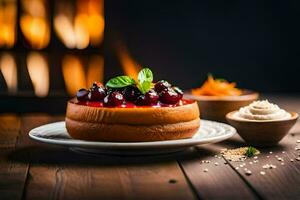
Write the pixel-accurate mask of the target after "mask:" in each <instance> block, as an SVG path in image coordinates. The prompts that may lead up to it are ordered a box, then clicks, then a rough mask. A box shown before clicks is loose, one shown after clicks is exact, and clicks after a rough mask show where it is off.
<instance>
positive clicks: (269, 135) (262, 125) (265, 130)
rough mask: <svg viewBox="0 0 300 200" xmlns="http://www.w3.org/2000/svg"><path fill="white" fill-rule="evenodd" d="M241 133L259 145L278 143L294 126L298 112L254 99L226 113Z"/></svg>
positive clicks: (244, 137)
mask: <svg viewBox="0 0 300 200" xmlns="http://www.w3.org/2000/svg"><path fill="white" fill-rule="evenodd" d="M226 118H227V120H228V122H229V123H230V124H231V125H233V126H234V127H235V128H236V129H237V130H238V133H239V135H240V136H241V137H242V138H243V139H244V140H245V141H246V142H247V143H250V144H253V145H257V146H271V145H275V144H277V143H278V142H279V141H280V140H281V139H282V138H283V137H284V136H285V135H286V134H287V133H288V132H289V130H290V129H291V128H292V127H293V126H294V124H295V123H296V121H297V118H298V114H297V113H295V112H287V111H285V110H284V109H282V108H280V107H279V106H278V105H276V104H274V103H270V102H269V101H268V100H264V101H254V102H253V103H251V104H249V105H248V106H245V107H242V108H240V109H239V110H236V111H233V112H230V113H228V114H227V115H226Z"/></svg>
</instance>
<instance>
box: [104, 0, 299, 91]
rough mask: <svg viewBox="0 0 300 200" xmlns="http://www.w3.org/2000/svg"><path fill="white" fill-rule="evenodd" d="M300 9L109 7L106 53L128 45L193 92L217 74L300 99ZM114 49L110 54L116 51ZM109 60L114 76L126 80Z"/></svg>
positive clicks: (130, 2)
mask: <svg viewBox="0 0 300 200" xmlns="http://www.w3.org/2000/svg"><path fill="white" fill-rule="evenodd" d="M299 6H300V3H299V1H297V0H287V1H262V0H251V1H238V0H224V1H222V0H206V1H204V0H195V1H182V0H180V1H179V0H173V1H161V0H151V1H140V0H120V1H117V0H109V1H106V2H105V7H106V10H105V11H106V13H105V15H106V40H105V45H106V47H108V46H110V45H111V44H112V43H113V42H114V41H115V40H118V39H120V38H122V40H123V41H124V42H125V43H126V45H127V46H128V48H129V51H130V53H131V54H132V57H133V58H134V59H136V60H137V62H138V63H140V64H141V65H143V66H149V67H151V69H153V71H154V72H155V78H156V79H161V78H164V79H168V80H170V81H172V82H174V83H176V84H178V85H180V86H183V87H184V88H185V89H187V88H193V87H197V86H200V85H201V83H202V82H203V81H204V80H205V79H206V76H207V74H208V73H209V72H210V73H212V74H214V75H215V76H216V77H219V78H225V79H228V80H230V81H235V82H237V84H238V86H239V87H242V88H249V89H254V90H258V91H261V92H293V93H294V92H299V91H300V84H299V83H298V80H299V78H298V77H299V75H298V71H299V70H298V68H299V51H298V49H299V44H300V40H299V35H300V31H299V21H300V15H299V11H300V9H299V8H300V7H299ZM108 49H110V48H106V50H108ZM116 65H117V63H116V62H115V58H114V57H113V56H112V53H111V52H106V67H107V68H108V69H107V68H106V73H107V75H108V76H106V77H109V76H112V75H115V74H117V73H122V71H120V68H119V67H117V66H116Z"/></svg>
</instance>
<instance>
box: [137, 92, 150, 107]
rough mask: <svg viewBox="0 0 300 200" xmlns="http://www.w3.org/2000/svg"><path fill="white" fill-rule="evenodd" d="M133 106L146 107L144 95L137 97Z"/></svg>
mask: <svg viewBox="0 0 300 200" xmlns="http://www.w3.org/2000/svg"><path fill="white" fill-rule="evenodd" d="M135 104H137V105H140V106H142V105H148V102H147V100H146V97H145V95H143V94H142V95H140V96H138V97H137V99H136V101H135Z"/></svg>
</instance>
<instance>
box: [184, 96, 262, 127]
mask: <svg viewBox="0 0 300 200" xmlns="http://www.w3.org/2000/svg"><path fill="white" fill-rule="evenodd" d="M258 97H259V94H258V93H257V92H253V91H250V90H243V94H242V95H240V96H223V97H219V96H199V95H192V94H191V93H187V94H185V98H188V99H193V100H195V101H197V102H198V105H199V107H200V109H201V118H202V119H209V120H215V121H220V122H226V114H227V113H229V112H231V111H234V110H238V109H239V108H240V107H244V106H247V105H249V104H250V103H252V102H253V101H255V100H257V99H258Z"/></svg>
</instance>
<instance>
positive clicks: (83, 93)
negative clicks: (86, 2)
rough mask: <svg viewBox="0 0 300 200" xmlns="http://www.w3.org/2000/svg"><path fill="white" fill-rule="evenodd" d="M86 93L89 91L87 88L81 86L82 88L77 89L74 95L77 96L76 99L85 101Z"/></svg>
mask: <svg viewBox="0 0 300 200" xmlns="http://www.w3.org/2000/svg"><path fill="white" fill-rule="evenodd" d="M88 94H89V91H88V90H87V89H84V88H82V89H80V90H78V92H77V94H76V97H77V99H78V101H86V100H87V99H88Z"/></svg>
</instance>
